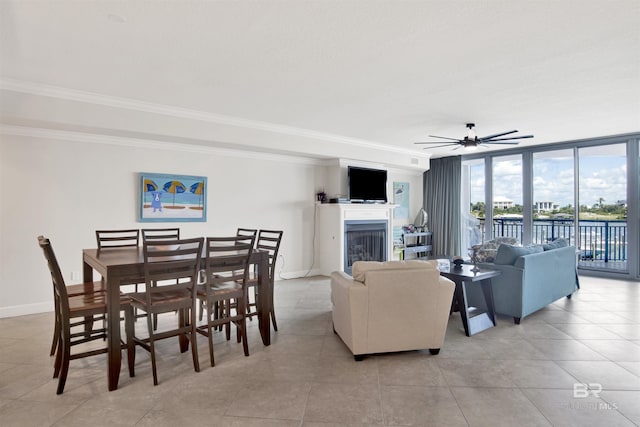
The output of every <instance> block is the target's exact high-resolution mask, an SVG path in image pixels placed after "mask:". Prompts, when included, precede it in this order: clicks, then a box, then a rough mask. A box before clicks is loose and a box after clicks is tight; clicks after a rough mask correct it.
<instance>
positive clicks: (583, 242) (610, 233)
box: [480, 217, 627, 272]
mask: <svg viewBox="0 0 640 427" xmlns="http://www.w3.org/2000/svg"><path fill="white" fill-rule="evenodd" d="M480 230H482V232H483V234H484V220H483V219H480ZM575 232H576V229H575V226H574V220H573V219H535V220H534V221H533V230H532V233H533V235H532V241H533V243H537V244H540V243H546V242H551V241H553V240H555V239H558V238H564V239H567V240H568V241H569V244H571V245H574V246H576V247H578V248H579V249H580V255H579V256H580V258H579V261H578V266H579V267H580V268H585V269H593V270H607V271H620V272H626V271H627V221H626V220H608V221H599V220H580V221H579V227H578V235H579V237H580V238H579V244H578V242H577V241H576V235H575ZM499 236H507V237H514V238H516V239H518V240H520V241H521V242H522V218H521V217H514V218H494V220H493V237H492V238H495V237H499ZM482 237H483V241H486V240H490V239H486V238H485V236H484V235H483V236H482Z"/></svg>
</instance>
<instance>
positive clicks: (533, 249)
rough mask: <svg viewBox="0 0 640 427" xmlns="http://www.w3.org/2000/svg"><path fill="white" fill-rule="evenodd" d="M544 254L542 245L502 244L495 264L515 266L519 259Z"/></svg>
mask: <svg viewBox="0 0 640 427" xmlns="http://www.w3.org/2000/svg"><path fill="white" fill-rule="evenodd" d="M538 252H543V249H542V246H541V245H531V246H511V245H505V244H502V245H500V246H499V247H498V252H497V253H496V259H495V260H494V263H495V264H502V265H513V264H514V263H515V262H516V260H517V259H518V257H521V256H523V255H529V254H535V253H538Z"/></svg>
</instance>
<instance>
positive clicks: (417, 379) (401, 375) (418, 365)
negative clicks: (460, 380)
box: [378, 352, 446, 386]
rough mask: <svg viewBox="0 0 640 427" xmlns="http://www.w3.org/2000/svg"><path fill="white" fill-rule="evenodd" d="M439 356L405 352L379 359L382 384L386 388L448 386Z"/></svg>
mask: <svg viewBox="0 0 640 427" xmlns="http://www.w3.org/2000/svg"><path fill="white" fill-rule="evenodd" d="M437 357H438V356H429V355H428V352H405V353H400V354H394V355H389V356H387V357H381V358H379V359H378V371H379V376H380V384H381V385H385V386H446V381H445V378H444V375H443V374H442V371H441V370H440V367H439V366H438V363H437V362H436V359H437Z"/></svg>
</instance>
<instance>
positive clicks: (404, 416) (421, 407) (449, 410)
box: [380, 386, 467, 426]
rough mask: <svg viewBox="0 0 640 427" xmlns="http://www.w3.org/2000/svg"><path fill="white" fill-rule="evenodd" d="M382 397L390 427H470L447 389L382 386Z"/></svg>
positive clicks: (385, 415)
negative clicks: (467, 426)
mask: <svg viewBox="0 0 640 427" xmlns="http://www.w3.org/2000/svg"><path fill="white" fill-rule="evenodd" d="M380 395H381V396H382V411H383V413H384V420H385V423H386V424H387V425H393V426H466V425H467V422H466V420H465V418H464V416H463V415H462V411H461V410H460V408H459V407H458V404H457V402H456V400H455V399H454V397H453V395H452V394H451V392H450V391H449V389H448V388H446V387H421V386H383V387H381V388H380Z"/></svg>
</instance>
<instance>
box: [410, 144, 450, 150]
mask: <svg viewBox="0 0 640 427" xmlns="http://www.w3.org/2000/svg"><path fill="white" fill-rule="evenodd" d="M415 144H426V143H421V142H416V143H415ZM452 145H460V144H458V143H455V142H452V143H450V144H442V145H436V146H433V147H424V148H423V150H429V149H431V148H440V147H450V146H452Z"/></svg>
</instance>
